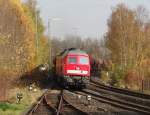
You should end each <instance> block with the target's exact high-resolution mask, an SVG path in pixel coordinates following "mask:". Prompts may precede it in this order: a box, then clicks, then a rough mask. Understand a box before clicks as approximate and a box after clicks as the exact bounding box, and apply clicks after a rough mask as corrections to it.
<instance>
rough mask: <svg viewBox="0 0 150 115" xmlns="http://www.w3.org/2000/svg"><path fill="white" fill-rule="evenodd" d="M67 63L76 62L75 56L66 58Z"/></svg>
mask: <svg viewBox="0 0 150 115" xmlns="http://www.w3.org/2000/svg"><path fill="white" fill-rule="evenodd" d="M68 63H69V64H76V63H77V59H76V57H69V58H68Z"/></svg>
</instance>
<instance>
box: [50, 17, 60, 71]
mask: <svg viewBox="0 0 150 115" xmlns="http://www.w3.org/2000/svg"><path fill="white" fill-rule="evenodd" d="M59 20H61V19H60V18H49V19H48V37H49V39H48V41H49V67H50V68H51V67H52V56H53V55H52V45H53V44H52V35H51V28H52V27H51V23H52V21H59Z"/></svg>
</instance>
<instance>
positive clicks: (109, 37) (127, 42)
mask: <svg viewBox="0 0 150 115" xmlns="http://www.w3.org/2000/svg"><path fill="white" fill-rule="evenodd" d="M148 22H149V21H148V13H147V11H146V9H145V8H143V7H138V8H137V10H131V9H129V8H128V7H127V6H125V5H124V4H119V5H118V6H117V7H116V8H114V9H113V11H112V15H111V17H110V19H109V21H108V32H107V34H106V46H107V47H108V48H109V49H110V50H111V57H112V60H113V62H114V63H115V65H116V66H117V67H116V69H117V71H118V73H120V75H118V76H122V77H121V78H120V79H123V77H124V76H125V74H126V73H128V72H129V71H130V72H131V70H134V71H136V73H137V75H138V76H139V77H141V78H142V79H143V77H144V76H145V73H147V72H148V71H145V70H146V68H144V66H147V64H146V62H147V61H148V58H149V56H148V52H149V45H148V44H149V35H148V34H149V32H148V31H149V29H148V28H149V26H148ZM118 66H119V67H118ZM117 71H116V70H115V72H116V73H117ZM115 76H117V75H115ZM115 76H114V77H115ZM130 78H131V77H130Z"/></svg>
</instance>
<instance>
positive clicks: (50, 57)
mask: <svg viewBox="0 0 150 115" xmlns="http://www.w3.org/2000/svg"><path fill="white" fill-rule="evenodd" d="M50 27H51V19H48V44H49V67H51V65H52V51H51V47H52V43H51V42H52V41H51V30H50Z"/></svg>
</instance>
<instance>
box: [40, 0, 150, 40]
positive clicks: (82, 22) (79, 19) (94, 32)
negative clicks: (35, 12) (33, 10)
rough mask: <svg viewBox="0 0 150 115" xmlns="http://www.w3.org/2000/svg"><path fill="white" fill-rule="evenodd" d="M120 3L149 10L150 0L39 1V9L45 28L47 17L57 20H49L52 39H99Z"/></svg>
mask: <svg viewBox="0 0 150 115" xmlns="http://www.w3.org/2000/svg"><path fill="white" fill-rule="evenodd" d="M119 3H125V4H126V5H127V6H129V7H130V8H132V9H135V8H136V7H137V6H139V5H142V6H144V7H146V8H147V9H148V10H149V11H150V0H38V7H39V8H40V10H41V17H42V18H43V21H44V24H45V26H46V27H47V23H48V19H49V18H59V20H58V19H57V20H52V21H51V34H52V36H57V37H63V36H65V35H67V34H77V35H80V36H82V37H95V38H100V37H102V36H103V35H104V34H105V32H106V31H107V20H108V19H109V17H110V15H111V9H112V8H113V7H115V6H116V5H117V4H119Z"/></svg>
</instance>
